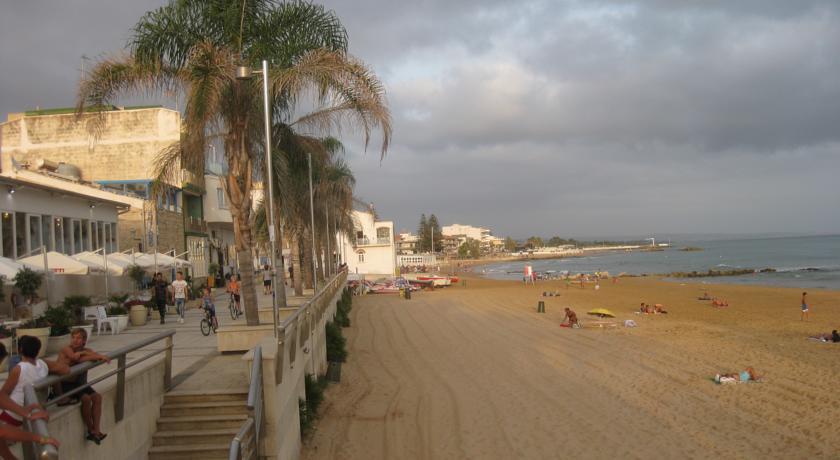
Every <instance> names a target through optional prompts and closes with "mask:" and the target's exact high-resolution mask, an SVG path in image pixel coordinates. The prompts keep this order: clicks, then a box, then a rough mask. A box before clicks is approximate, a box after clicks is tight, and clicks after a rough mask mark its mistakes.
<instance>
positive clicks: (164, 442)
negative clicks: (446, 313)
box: [149, 390, 248, 460]
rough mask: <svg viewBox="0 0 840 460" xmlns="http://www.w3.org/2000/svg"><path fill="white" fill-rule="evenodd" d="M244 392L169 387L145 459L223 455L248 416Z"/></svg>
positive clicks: (215, 456) (168, 459)
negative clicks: (179, 389)
mask: <svg viewBox="0 0 840 460" xmlns="http://www.w3.org/2000/svg"><path fill="white" fill-rule="evenodd" d="M247 399H248V392H247V391H245V390H243V391H220V392H218V391H217V392H206V391H173V392H169V393H167V394H166V395H165V396H164V401H163V406H162V407H161V408H160V418H159V419H158V422H157V432H156V433H155V435H154V437H153V438H152V448H151V449H150V450H149V460H175V459H227V458H228V450H229V448H230V441H231V440H232V439H233V437H234V436H236V433H237V432H238V431H239V428H240V427H241V426H242V423H244V422H245V419H246V418H247V417H248V409H247V407H246V403H247Z"/></svg>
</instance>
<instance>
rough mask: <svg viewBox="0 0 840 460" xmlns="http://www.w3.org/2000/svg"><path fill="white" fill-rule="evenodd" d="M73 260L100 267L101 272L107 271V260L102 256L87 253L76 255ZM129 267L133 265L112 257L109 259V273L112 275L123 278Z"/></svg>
mask: <svg viewBox="0 0 840 460" xmlns="http://www.w3.org/2000/svg"><path fill="white" fill-rule="evenodd" d="M73 258H74V259H76V260H78V261H80V262H82V263H89V264H93V265H95V266H97V267H99V271H103V272H104V271H105V260H104V259H103V257H102V254H96V253H93V252H90V251H85V252H80V253H78V254H76V255H74V256H73ZM129 265H131V262H127V261H125V260H123V259H113V258H111V257H110V256H109V257H108V273H110V274H112V275H116V276H122V274H123V273H124V272H125V269H126V268H127V267H128V266H129Z"/></svg>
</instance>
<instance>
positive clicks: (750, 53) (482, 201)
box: [0, 0, 840, 237]
mask: <svg viewBox="0 0 840 460" xmlns="http://www.w3.org/2000/svg"><path fill="white" fill-rule="evenodd" d="M161 3H162V2H161V1H153V0H144V1H140V0H134V1H130V2H129V1H125V2H116V1H113V0H110V1H105V0H100V1H94V0H74V1H66V2H54V1H46V0H30V1H27V2H19V1H13V0H0V112H2V113H6V112H13V111H20V110H24V109H30V108H33V107H35V106H41V107H55V106H68V105H72V103H73V99H74V92H75V87H76V83H77V81H78V77H79V71H80V69H81V68H82V66H83V62H84V57H85V56H86V57H88V58H95V57H96V56H99V55H101V54H102V53H108V52H114V51H118V50H119V49H120V48H121V47H122V46H123V45H124V43H125V41H126V39H127V37H128V31H129V28H130V27H131V26H132V25H133V24H134V23H135V22H136V20H137V19H138V18H139V17H140V15H141V14H142V13H143V12H145V11H146V10H148V9H151V8H153V7H155V6H157V5H159V4H161ZM326 4H327V6H328V7H329V8H332V9H334V10H335V11H336V12H337V13H338V15H339V17H340V18H341V19H342V21H343V22H344V24H345V26H346V27H347V29H348V32H349V35H350V43H351V52H352V53H353V54H355V55H357V56H359V57H360V58H362V59H364V60H365V61H366V62H368V63H369V64H370V65H371V67H373V68H374V69H375V70H376V72H377V73H378V74H379V76H380V77H381V78H382V80H383V81H384V83H385V85H386V88H387V90H388V95H389V101H390V105H391V110H392V112H393V116H394V125H395V130H394V142H393V144H392V147H391V149H390V150H389V152H388V154H387V156H386V158H385V159H384V160H383V161H382V162H381V163H380V161H379V154H378V151H377V150H375V149H373V150H370V151H368V152H367V153H364V152H363V151H361V150H360V143H359V142H358V139H354V138H352V137H347V138H345V142H346V143H347V144H348V146H349V147H350V152H349V154H348V156H349V160H350V163H351V166H352V167H353V169H354V171H355V173H356V176H357V179H358V188H357V194H358V195H359V196H360V197H361V198H362V199H364V200H366V201H373V202H374V203H375V205H376V208H377V210H378V212H379V214H380V216H381V217H383V218H386V219H393V220H394V221H395V222H396V225H397V227H398V228H406V229H412V230H413V229H415V228H416V225H417V221H418V219H419V215H420V213H421V212H425V213H426V214H430V213H435V214H436V215H437V216H438V217H439V219H440V221H441V222H442V223H444V224H448V223H453V222H458V223H466V224H474V225H482V226H487V227H490V228H492V229H493V230H494V233H495V234H497V235H500V236H506V235H513V236H514V237H527V236H528V235H531V234H538V235H544V236H551V235H561V236H579V237H580V236H611V235H644V234H651V235H656V236H667V235H669V234H674V233H751V232H762V233H765V232H797V233H840V185H838V184H840V179H838V177H837V176H838V172H840V78H838V75H840V2H833V1H805V0H800V1H796V2H793V1H789V0H778V1H773V0H762V1H758V0H745V1H738V2H733V1H725V0H721V1H713V0H708V1H699V0H698V1H680V2H673V1H666V0H651V1H638V2H631V1H617V0H616V1H560V0H554V1H539V0H535V1H530V0H527V1H519V2H510V1H496V0H483V1H478V0H462V1H457V0H448V1H444V0H428V1H423V2H394V1H387V0H354V1H348V0H344V1H341V0H330V1H328V2H327V3H326Z"/></svg>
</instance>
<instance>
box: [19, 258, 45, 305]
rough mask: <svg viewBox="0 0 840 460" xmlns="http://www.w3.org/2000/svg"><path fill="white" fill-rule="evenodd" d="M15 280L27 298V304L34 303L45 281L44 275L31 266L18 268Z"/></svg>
mask: <svg viewBox="0 0 840 460" xmlns="http://www.w3.org/2000/svg"><path fill="white" fill-rule="evenodd" d="M13 280H14V282H15V287H16V288H18V289H19V290H20V293H21V295H23V298H24V299H26V304H27V305H32V302H33V300H35V297H36V294H37V292H38V288H39V287H41V283H42V282H43V281H44V275H43V274H41V273H38V272H36V271H35V270H32V269H31V268H29V267H24V268H22V269H20V270H18V272H17V273H16V274H15V277H14V278H13Z"/></svg>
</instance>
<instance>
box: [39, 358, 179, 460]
mask: <svg viewBox="0 0 840 460" xmlns="http://www.w3.org/2000/svg"><path fill="white" fill-rule="evenodd" d="M149 361H150V362H151V364H150V365H148V366H144V365H142V364H141V365H140V366H138V367H139V368H140V369H137V370H135V372H133V373H132V372H129V375H127V376H126V382H125V417H124V418H123V419H122V420H121V421H120V422H118V423H115V422H114V399H115V394H116V377H113V378H111V379H108V380H106V381H105V382H103V383H101V384H99V385H95V388H96V390H97V391H98V392H100V393H101V394H102V431H103V432H105V433H108V437H107V438H105V440H104V441H102V445H100V446H97V445H96V444H94V443H92V442H90V441H87V440H85V426H84V424H83V423H82V415H81V408H80V406H79V405H75V406H68V407H63V408H60V410H57V411H55V412H51V414H50V421H49V432H50V435H51V436H53V437H55V438H57V439H60V440H61V447H60V448H59V457H60V458H61V460H72V459H80V460H81V459H85V460H99V459H101V460H112V459H114V458H121V459H129V460H144V459H146V458H147V452H148V451H149V447H151V441H152V435H153V434H154V433H155V430H156V428H157V419H158V416H159V415H160V406H161V405H162V404H163V395H164V393H165V391H164V388H163V374H164V369H165V363H164V357H163V356H159V357H154V358H151V359H150V360H149Z"/></svg>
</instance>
